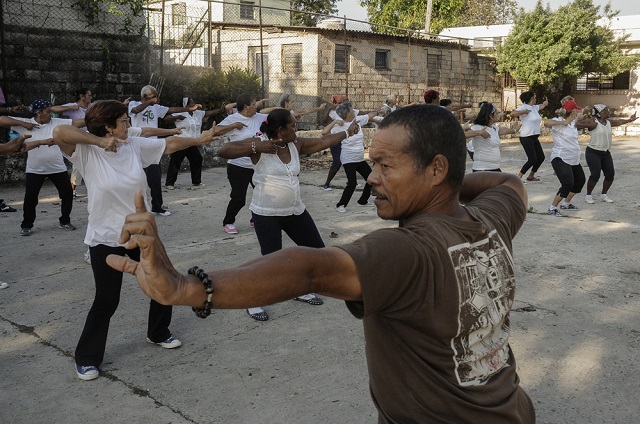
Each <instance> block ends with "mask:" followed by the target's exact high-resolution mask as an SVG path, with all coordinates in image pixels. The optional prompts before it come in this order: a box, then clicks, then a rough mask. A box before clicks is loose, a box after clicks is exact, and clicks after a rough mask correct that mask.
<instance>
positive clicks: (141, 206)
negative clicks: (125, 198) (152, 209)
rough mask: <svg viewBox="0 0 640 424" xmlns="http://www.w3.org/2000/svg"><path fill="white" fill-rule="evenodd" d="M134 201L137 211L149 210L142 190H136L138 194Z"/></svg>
mask: <svg viewBox="0 0 640 424" xmlns="http://www.w3.org/2000/svg"><path fill="white" fill-rule="evenodd" d="M133 203H134V204H135V205H136V213H141V212H146V211H147V205H146V204H145V203H144V196H143V195H142V190H138V191H136V195H135V196H134V198H133Z"/></svg>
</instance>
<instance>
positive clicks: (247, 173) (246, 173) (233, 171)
mask: <svg viewBox="0 0 640 424" xmlns="http://www.w3.org/2000/svg"><path fill="white" fill-rule="evenodd" d="M252 178H253V169H251V168H243V167H241V166H237V165H233V164H231V163H228V164H227V179H228V180H229V184H231V194H230V195H229V197H231V199H230V200H229V204H228V205H227V212H226V214H225V215H224V219H223V220H222V225H227V224H233V223H234V222H236V215H238V212H240V209H242V208H243V207H244V205H245V204H246V203H247V190H248V189H249V184H251V187H253V182H252V181H251V179H252Z"/></svg>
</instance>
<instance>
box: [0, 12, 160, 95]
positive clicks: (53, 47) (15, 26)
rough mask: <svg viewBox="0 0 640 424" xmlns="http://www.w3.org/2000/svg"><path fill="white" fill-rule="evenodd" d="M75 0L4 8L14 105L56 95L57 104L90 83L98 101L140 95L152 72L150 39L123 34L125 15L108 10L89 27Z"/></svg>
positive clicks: (5, 78) (6, 69)
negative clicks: (108, 11)
mask: <svg viewBox="0 0 640 424" xmlns="http://www.w3.org/2000/svg"><path fill="white" fill-rule="evenodd" d="M71 3H72V2H71V0H23V1H15V0H8V1H5V2H2V7H3V12H4V19H5V21H4V31H5V34H4V35H5V39H4V49H3V51H2V55H3V61H4V62H3V65H4V66H3V69H2V70H0V77H1V79H2V83H3V89H4V92H5V96H6V97H7V100H8V102H9V104H16V103H19V102H20V103H24V104H29V103H30V102H31V101H33V100H34V99H36V98H49V96H50V94H53V95H54V96H55V98H56V104H61V103H66V102H70V101H73V100H74V98H73V93H74V92H75V91H76V90H77V89H78V88H80V87H87V88H89V89H91V90H92V92H93V93H94V98H95V99H106V98H117V99H124V98H126V97H130V96H132V95H135V94H136V93H139V91H140V87H141V86H142V85H144V84H146V83H147V81H148V76H149V69H148V58H149V47H148V42H147V39H146V38H144V37H141V36H139V35H137V34H131V35H127V34H123V31H122V29H121V26H122V19H121V18H118V17H117V16H114V15H112V14H108V13H104V14H103V16H102V17H101V19H102V21H101V22H100V24H98V25H95V26H94V27H92V28H87V26H86V20H85V18H84V15H83V14H82V13H81V12H80V11H78V10H77V9H75V8H72V7H71Z"/></svg>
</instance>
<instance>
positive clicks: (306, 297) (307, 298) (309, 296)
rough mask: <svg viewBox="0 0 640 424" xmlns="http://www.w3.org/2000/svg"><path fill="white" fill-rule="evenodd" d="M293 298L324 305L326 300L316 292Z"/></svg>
mask: <svg viewBox="0 0 640 424" xmlns="http://www.w3.org/2000/svg"><path fill="white" fill-rule="evenodd" d="M293 300H297V301H299V302H305V303H308V304H309V305H316V306H317V305H322V304H324V302H323V301H322V299H320V298H319V297H318V296H316V295H315V294H305V295H304V296H298V297H294V298H293Z"/></svg>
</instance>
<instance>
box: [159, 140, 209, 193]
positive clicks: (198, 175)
mask: <svg viewBox="0 0 640 424" xmlns="http://www.w3.org/2000/svg"><path fill="white" fill-rule="evenodd" d="M185 157H186V158H187V160H188V161H189V169H190V170H191V184H193V185H198V184H200V183H201V182H202V153H200V149H199V148H198V147H197V146H191V147H187V148H186V149H182V150H178V151H177V152H173V153H171V157H170V158H169V168H168V169H167V179H166V180H165V185H168V186H172V185H175V183H176V181H177V180H178V172H180V166H181V165H182V161H183V160H184V158H185Z"/></svg>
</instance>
